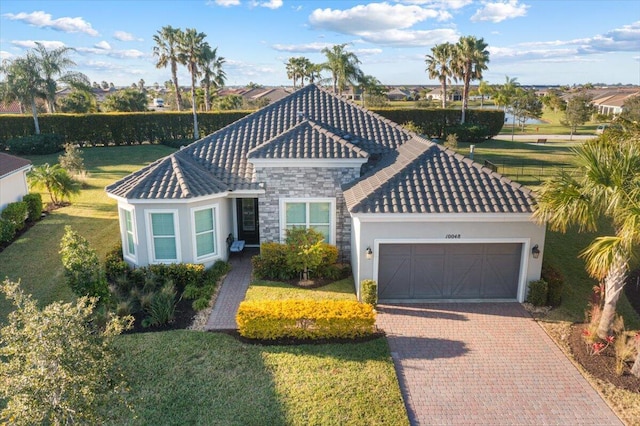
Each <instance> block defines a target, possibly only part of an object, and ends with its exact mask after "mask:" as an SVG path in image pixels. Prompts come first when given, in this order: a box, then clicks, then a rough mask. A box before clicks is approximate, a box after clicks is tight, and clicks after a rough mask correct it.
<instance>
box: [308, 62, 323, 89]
mask: <svg viewBox="0 0 640 426" xmlns="http://www.w3.org/2000/svg"><path fill="white" fill-rule="evenodd" d="M322 69H323V68H322V64H314V63H312V62H311V63H310V64H309V66H308V67H307V68H306V69H305V77H306V78H307V79H308V80H309V83H311V84H313V83H315V82H316V80H320V79H321V78H322V76H321V75H320V73H321V72H322Z"/></svg>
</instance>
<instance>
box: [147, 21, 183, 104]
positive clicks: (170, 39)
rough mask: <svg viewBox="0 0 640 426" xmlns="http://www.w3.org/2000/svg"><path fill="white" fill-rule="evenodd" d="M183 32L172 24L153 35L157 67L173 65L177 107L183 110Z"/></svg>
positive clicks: (172, 72)
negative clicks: (180, 72) (180, 54)
mask: <svg viewBox="0 0 640 426" xmlns="http://www.w3.org/2000/svg"><path fill="white" fill-rule="evenodd" d="M181 34H182V30H181V29H180V28H173V27H172V26H171V25H167V26H166V27H162V29H161V30H160V31H158V33H157V34H156V35H154V36H153V41H155V42H156V45H155V46H153V55H154V56H157V57H158V62H156V68H166V67H167V65H169V66H170V67H171V80H172V81H173V88H174V90H175V92H176V108H178V111H182V96H181V95H180V85H179V84H178V63H179V60H178V44H179V40H180V38H181V37H180V36H181Z"/></svg>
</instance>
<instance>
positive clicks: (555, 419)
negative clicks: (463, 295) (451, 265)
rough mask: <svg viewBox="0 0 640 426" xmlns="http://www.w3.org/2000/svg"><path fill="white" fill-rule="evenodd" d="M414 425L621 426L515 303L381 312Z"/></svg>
mask: <svg viewBox="0 0 640 426" xmlns="http://www.w3.org/2000/svg"><path fill="white" fill-rule="evenodd" d="M378 326H379V327H380V328H382V329H384V330H385V331H386V333H387V338H388V341H389V346H390V348H391V353H392V356H393V360H394V364H395V367H396V372H397V374H398V379H399V381H400V387H401V389H402V393H403V397H404V400H405V405H406V407H407V411H408V413H409V418H410V420H411V423H412V424H414V425H427V424H428V425H482V424H484V425H551V424H553V425H599V426H602V425H621V424H622V423H621V422H620V420H619V419H618V417H616V415H615V414H614V413H613V412H612V411H611V409H610V408H609V407H608V406H607V404H606V403H605V402H604V401H603V400H602V398H600V396H599V394H598V393H597V392H596V391H595V390H594V389H593V388H592V387H591V385H590V384H589V383H588V382H587V381H586V379H585V378H584V377H582V375H581V374H580V373H579V372H578V370H577V369H576V368H575V366H574V365H573V364H572V363H571V362H570V361H569V360H568V359H567V357H566V356H565V355H564V354H563V353H562V351H561V350H560V349H559V348H558V347H557V346H556V344H555V343H554V342H553V341H552V340H551V338H550V337H549V336H547V334H546V333H545V331H544V330H543V329H542V328H541V327H540V326H539V325H538V324H537V323H536V322H535V321H534V320H533V319H532V318H531V317H530V316H529V314H528V313H527V312H526V311H525V310H524V308H523V307H522V306H521V305H520V304H517V303H452V304H444V303H441V304H438V303H436V304H424V305H380V306H379V307H378Z"/></svg>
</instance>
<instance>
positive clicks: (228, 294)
mask: <svg viewBox="0 0 640 426" xmlns="http://www.w3.org/2000/svg"><path fill="white" fill-rule="evenodd" d="M253 254H257V252H256V251H255V250H252V249H245V253H244V254H242V255H236V254H234V255H232V256H231V257H230V258H229V263H231V271H229V273H228V274H227V276H226V278H225V279H224V282H223V283H222V288H220V292H219V293H218V297H217V298H216V302H215V304H214V305H213V310H212V311H211V315H209V319H208V320H207V325H206V326H205V329H206V330H212V331H213V330H215V331H222V330H236V329H237V328H238V326H237V325H236V313H237V312H238V306H239V305H240V302H242V300H244V295H245V293H246V292H247V288H249V283H250V282H251V256H252V255H253Z"/></svg>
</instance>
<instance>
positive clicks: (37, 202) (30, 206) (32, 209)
mask: <svg viewBox="0 0 640 426" xmlns="http://www.w3.org/2000/svg"><path fill="white" fill-rule="evenodd" d="M22 201H24V202H25V203H27V211H28V212H29V214H28V217H27V220H28V221H29V222H35V221H36V220H39V219H40V216H42V195H40V193H38V192H34V193H31V194H27V195H25V196H24V197H22Z"/></svg>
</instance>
